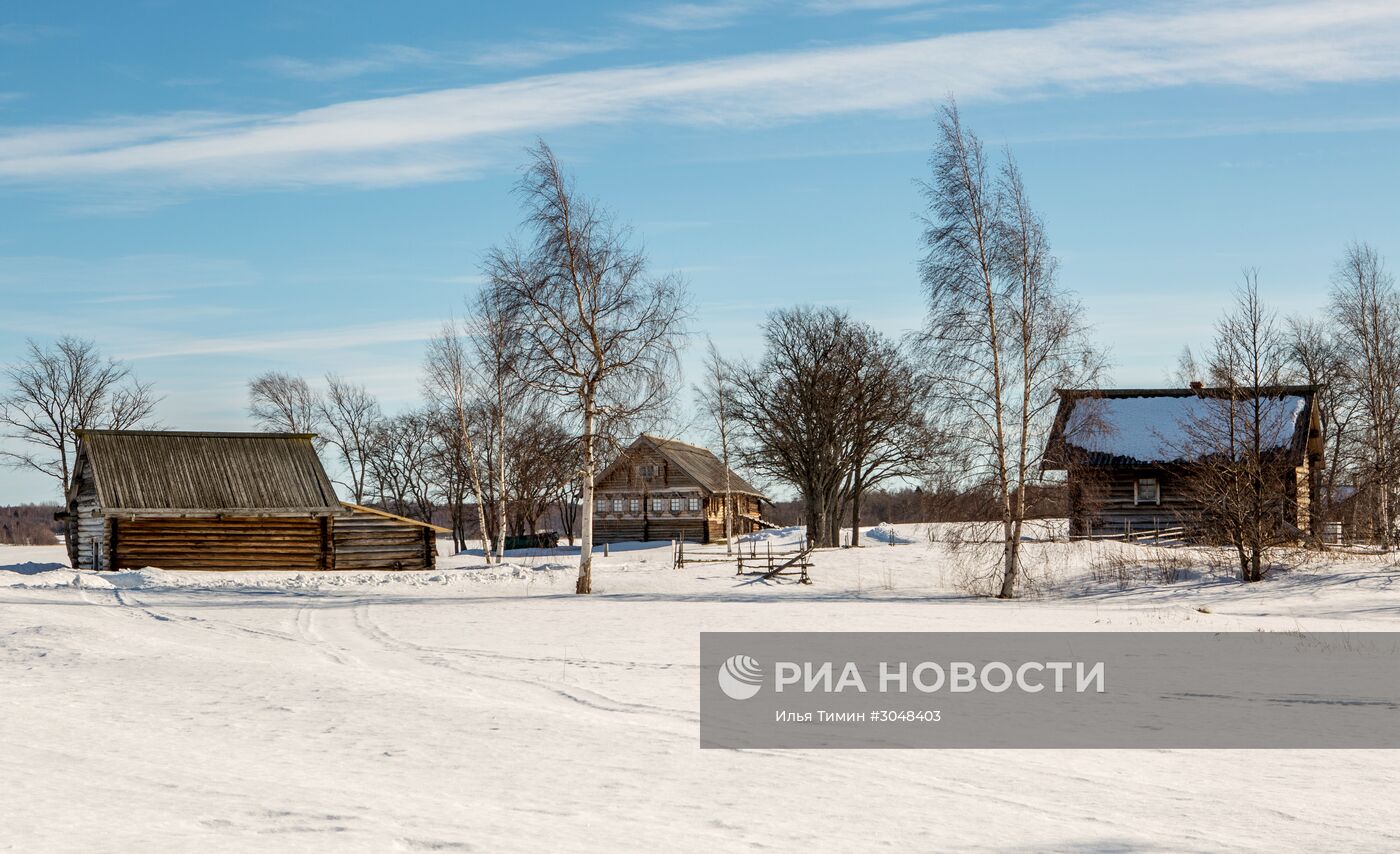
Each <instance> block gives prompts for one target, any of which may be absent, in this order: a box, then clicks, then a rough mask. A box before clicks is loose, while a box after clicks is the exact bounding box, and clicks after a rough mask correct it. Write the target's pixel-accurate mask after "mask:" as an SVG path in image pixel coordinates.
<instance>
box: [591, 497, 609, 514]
mask: <svg viewBox="0 0 1400 854" xmlns="http://www.w3.org/2000/svg"><path fill="white" fill-rule="evenodd" d="M593 506H594V507H595V508H596V509H597V510H598V512H599V513H606V512H608V499H606V498H599V499H598V500H597V501H595V502H593Z"/></svg>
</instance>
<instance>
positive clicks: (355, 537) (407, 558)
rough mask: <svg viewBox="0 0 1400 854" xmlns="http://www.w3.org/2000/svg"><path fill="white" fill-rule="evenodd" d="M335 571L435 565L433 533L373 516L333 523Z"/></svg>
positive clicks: (357, 515)
mask: <svg viewBox="0 0 1400 854" xmlns="http://www.w3.org/2000/svg"><path fill="white" fill-rule="evenodd" d="M334 541H335V568H336V569H360V570H424V569H432V568H433V567H434V566H435V565H436V564H437V538H436V537H435V536H434V532H433V529H431V528H425V527H423V526H422V525H414V524H412V523H411V522H403V521H399V520H397V519H390V518H388V517H386V516H378V515H375V514H373V513H364V512H358V511H357V512H353V513H352V514H351V515H349V516H342V517H340V518H339V519H336V520H335V534H334Z"/></svg>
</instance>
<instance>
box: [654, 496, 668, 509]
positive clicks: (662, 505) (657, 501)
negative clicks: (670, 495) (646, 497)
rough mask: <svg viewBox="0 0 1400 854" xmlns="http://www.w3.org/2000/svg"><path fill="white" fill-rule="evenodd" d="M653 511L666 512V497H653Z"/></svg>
mask: <svg viewBox="0 0 1400 854" xmlns="http://www.w3.org/2000/svg"><path fill="white" fill-rule="evenodd" d="M651 512H653V513H664V512H666V499H664V498H656V497H653V498H652V499H651Z"/></svg>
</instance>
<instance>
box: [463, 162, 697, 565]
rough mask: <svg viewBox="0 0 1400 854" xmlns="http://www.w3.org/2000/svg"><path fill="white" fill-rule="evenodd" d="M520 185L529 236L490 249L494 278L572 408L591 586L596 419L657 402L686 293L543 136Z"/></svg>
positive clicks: (547, 380) (669, 370)
mask: <svg viewBox="0 0 1400 854" xmlns="http://www.w3.org/2000/svg"><path fill="white" fill-rule="evenodd" d="M530 161H531V162H530V165H529V167H528V168H527V169H526V171H525V174H524V176H523V177H522V179H521V181H520V184H519V185H518V192H519V194H520V197H521V199H522V201H523V203H524V206H525V210H526V220H525V224H526V227H527V228H528V230H529V231H530V241H529V243H528V245H526V246H524V247H521V246H518V245H513V244H512V245H509V246H507V247H505V248H503V249H496V250H493V252H492V253H491V256H490V261H489V268H490V274H491V280H492V286H493V287H495V288H499V289H500V293H501V295H502V297H503V304H504V306H505V307H506V310H507V311H508V312H509V313H510V314H511V316H512V317H513V318H515V319H516V320H517V321H518V323H519V329H520V335H519V340H518V345H519V347H520V358H521V362H522V365H523V366H524V368H525V374H526V376H527V381H528V382H530V383H531V384H532V385H534V386H535V387H536V388H539V389H542V390H544V391H547V392H549V393H551V394H553V395H555V396H557V397H558V398H559V399H560V400H561V401H564V402H565V403H566V405H567V407H568V408H569V410H571V412H570V414H571V415H573V416H574V417H576V418H577V419H578V427H579V434H580V442H579V447H580V450H581V452H582V459H581V460H580V464H579V467H578V476H579V478H580V479H581V480H582V486H583V496H582V499H583V500H582V506H581V511H580V512H581V518H580V524H579V529H580V530H579V547H580V556H579V575H578V584H577V586H576V590H577V592H579V593H590V592H592V589H593V581H592V579H593V575H592V570H593V554H592V553H593V480H594V478H595V477H596V476H597V474H598V471H599V468H600V465H599V450H600V447H601V446H602V444H603V434H601V433H600V428H602V427H604V426H606V425H608V424H618V423H623V422H626V421H628V420H630V419H632V418H634V417H635V416H636V415H638V414H639V413H643V412H647V411H652V410H656V409H658V408H660V407H661V406H663V405H664V404H665V403H666V402H667V401H668V400H669V398H670V395H671V393H672V391H673V382H672V381H673V379H674V378H675V377H676V376H678V375H679V366H678V359H677V347H678V346H679V344H680V342H681V339H682V337H683V334H684V326H685V321H686V317H687V313H688V312H687V298H686V294H685V288H684V285H683V283H682V282H681V281H680V279H678V278H677V277H675V276H663V277H653V276H651V275H649V274H648V272H647V258H646V254H645V253H644V252H642V251H640V250H637V249H634V248H632V247H631V246H630V245H629V237H630V235H629V232H628V230H627V229H625V228H622V227H620V226H618V225H617V224H616V223H615V222H614V220H613V218H612V217H611V216H610V215H609V214H607V213H606V212H605V211H604V210H603V209H601V208H600V207H599V206H598V205H597V204H596V203H594V202H593V201H592V200H590V199H588V198H586V197H584V196H583V195H581V194H580V193H578V192H577V190H576V189H575V187H574V185H573V182H572V181H571V180H570V179H569V177H568V176H567V175H565V173H564V171H563V168H562V167H561V166H560V165H559V161H558V160H557V159H556V158H555V156H554V152H553V151H551V150H550V149H549V146H547V145H545V143H544V142H543V141H540V142H538V143H536V145H535V146H534V147H533V148H532V149H531V151H530Z"/></svg>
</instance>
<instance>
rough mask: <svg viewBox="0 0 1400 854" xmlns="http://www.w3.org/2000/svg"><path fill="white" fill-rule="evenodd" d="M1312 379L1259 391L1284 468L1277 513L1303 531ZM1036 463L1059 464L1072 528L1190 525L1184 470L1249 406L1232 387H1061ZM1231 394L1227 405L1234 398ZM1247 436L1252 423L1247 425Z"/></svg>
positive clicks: (1309, 475) (1098, 530)
mask: <svg viewBox="0 0 1400 854" xmlns="http://www.w3.org/2000/svg"><path fill="white" fill-rule="evenodd" d="M1315 394H1316V387H1314V386H1277V387H1271V388H1269V389H1266V390H1264V392H1263V394H1261V396H1260V397H1261V399H1262V400H1263V402H1264V406H1263V407H1262V412H1263V413H1264V416H1263V418H1262V425H1263V429H1262V430H1261V431H1260V433H1261V435H1262V437H1263V439H1264V441H1265V443H1266V447H1265V448H1264V450H1265V451H1266V453H1267V454H1268V455H1269V456H1271V457H1272V458H1273V459H1274V460H1275V461H1276V462H1277V463H1278V467H1279V470H1281V471H1283V472H1284V480H1285V484H1284V493H1285V498H1284V501H1283V505H1284V506H1281V507H1279V508H1278V511H1279V513H1280V514H1281V516H1282V521H1283V522H1284V523H1285V524H1286V525H1287V526H1289V527H1291V528H1294V529H1296V530H1297V531H1298V532H1299V533H1302V532H1306V531H1308V529H1309V521H1310V520H1309V508H1310V506H1311V504H1312V502H1313V501H1314V500H1315V499H1316V496H1317V488H1318V487H1317V484H1318V483H1319V473H1320V472H1321V469H1322V466H1323V453H1322V452H1323V448H1322V428H1321V421H1320V417H1319V413H1318V410H1317V407H1316V406H1315V404H1314V398H1315ZM1059 395H1060V405H1059V409H1058V411H1057V412H1056V414H1055V422H1054V425H1053V427H1052V429H1051V433H1050V438H1049V440H1048V443H1047V445H1046V449H1045V458H1044V465H1043V468H1044V470H1046V471H1064V472H1066V478H1067V483H1066V486H1067V491H1068V500H1069V513H1070V533H1071V535H1075V536H1104V535H1115V534H1125V533H1132V532H1137V531H1147V530H1162V529H1166V528H1175V527H1183V528H1185V529H1187V530H1189V529H1191V528H1193V527H1195V526H1196V523H1197V522H1198V521H1199V520H1200V518H1201V504H1200V503H1199V500H1198V497H1197V496H1198V493H1197V492H1196V491H1195V490H1194V489H1193V488H1192V483H1191V475H1192V472H1193V470H1194V469H1195V467H1196V466H1199V465H1201V464H1202V463H1203V461H1206V460H1208V459H1209V458H1210V457H1211V456H1212V455H1213V454H1217V453H1219V449H1218V448H1212V447H1207V445H1209V444H1211V440H1210V437H1211V436H1212V435H1215V433H1217V432H1219V431H1218V430H1216V429H1215V428H1214V427H1213V426H1212V425H1220V424H1228V423H1229V421H1230V417H1231V416H1230V415H1229V414H1228V413H1234V418H1235V422H1236V423H1239V420H1240V416H1239V413H1240V412H1241V411H1244V410H1246V409H1249V408H1250V407H1247V406H1245V405H1244V404H1245V402H1246V401H1252V400H1253V399H1254V398H1253V395H1252V394H1251V395H1249V396H1248V397H1246V398H1244V400H1243V401H1242V400H1241V398H1240V395H1241V391H1240V390H1239V389H1234V390H1233V391H1232V390H1230V389H1224V388H1206V387H1203V386H1201V384H1199V383H1192V385H1191V387H1190V388H1168V389H1062V390H1060V392H1059ZM1232 398H1233V403H1232ZM1251 434H1252V431H1251Z"/></svg>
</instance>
